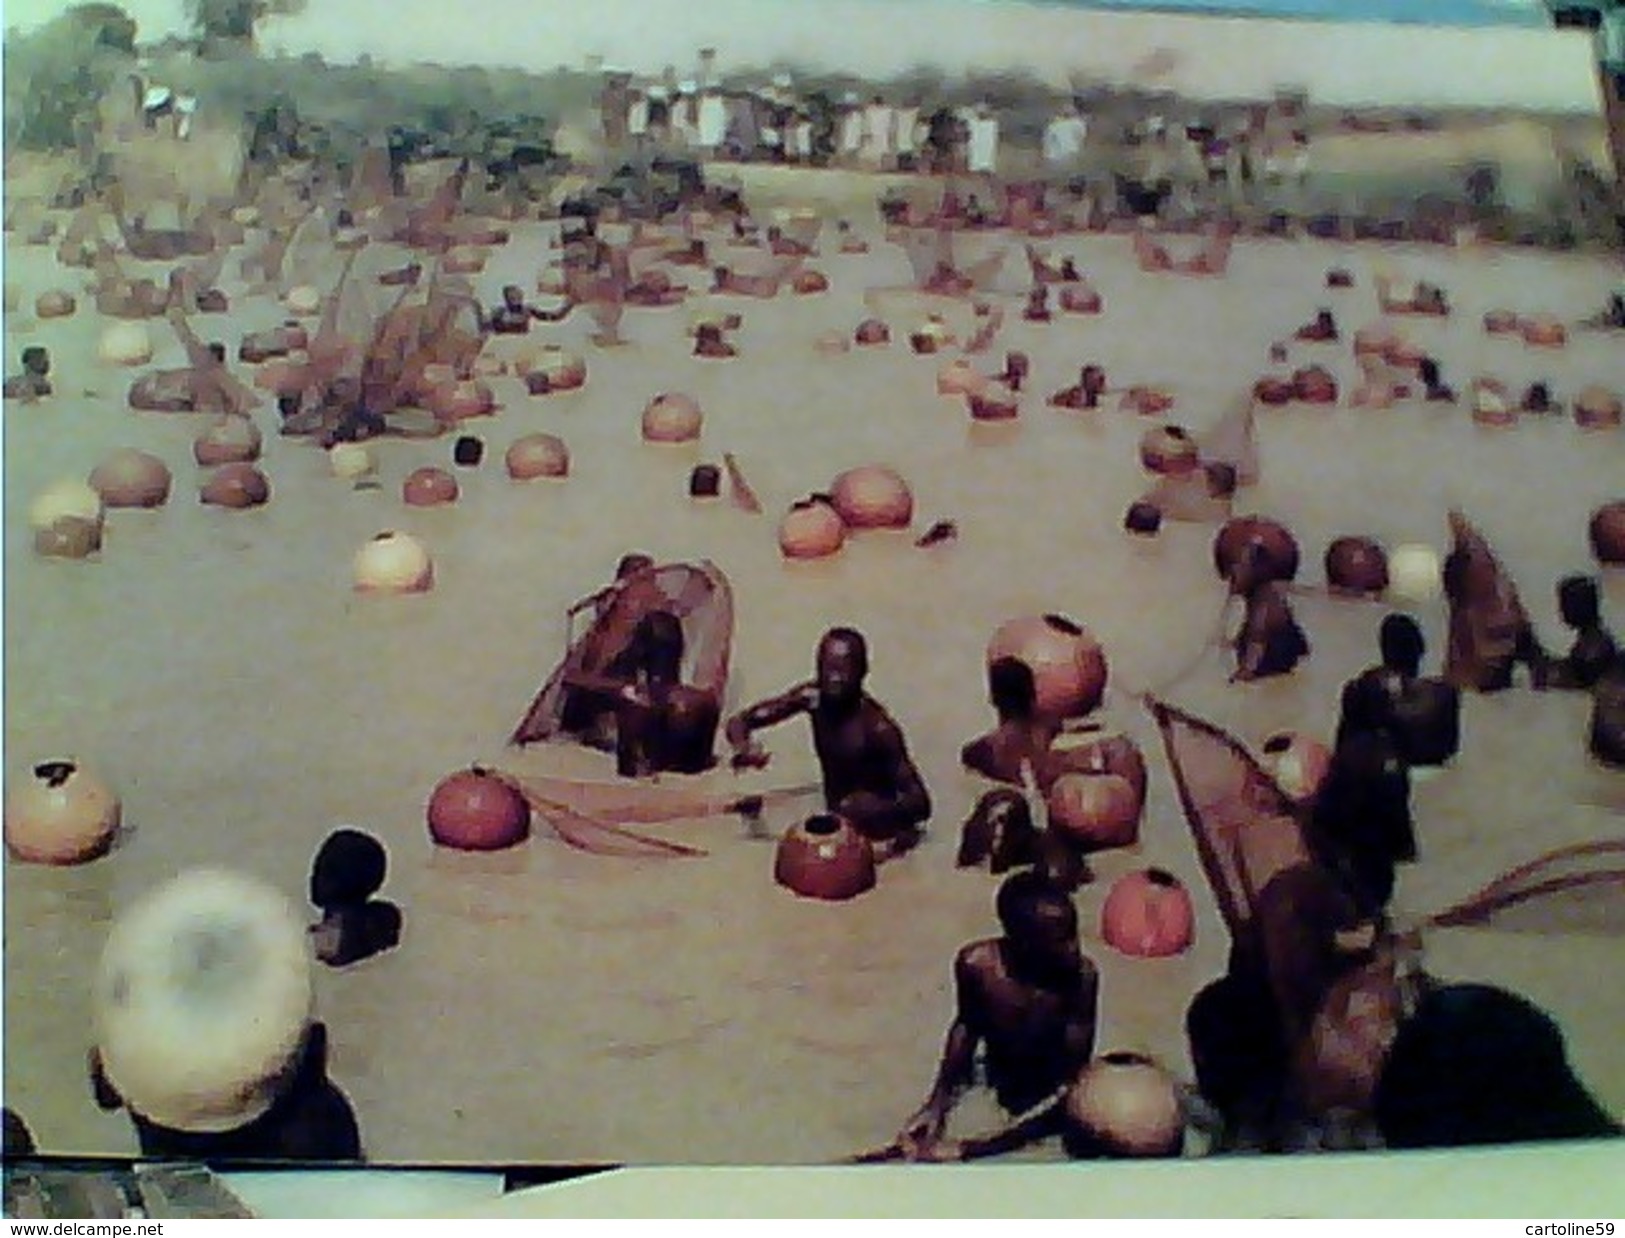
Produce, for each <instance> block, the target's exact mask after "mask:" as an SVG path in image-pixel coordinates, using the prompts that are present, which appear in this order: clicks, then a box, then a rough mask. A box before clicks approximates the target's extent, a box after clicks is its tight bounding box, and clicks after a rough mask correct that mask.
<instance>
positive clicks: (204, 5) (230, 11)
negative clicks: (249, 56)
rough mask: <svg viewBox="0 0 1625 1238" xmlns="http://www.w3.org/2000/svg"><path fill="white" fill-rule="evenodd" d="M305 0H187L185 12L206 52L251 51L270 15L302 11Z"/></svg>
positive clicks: (286, 14) (284, 14) (281, 15)
mask: <svg viewBox="0 0 1625 1238" xmlns="http://www.w3.org/2000/svg"><path fill="white" fill-rule="evenodd" d="M304 9H305V0H186V15H187V17H188V18H190V19H191V22H192V28H193V29H194V30H195V31H196V32H197V36H198V39H199V41H200V42H201V44H202V47H203V49H204V50H205V51H206V52H209V51H221V50H233V49H243V50H251V49H252V48H253V46H254V35H255V32H256V30H257V28H258V27H259V24H260V23H261V22H262V21H264V20H265V19H266V18H267V17H283V16H288V15H291V14H294V13H302V12H304Z"/></svg>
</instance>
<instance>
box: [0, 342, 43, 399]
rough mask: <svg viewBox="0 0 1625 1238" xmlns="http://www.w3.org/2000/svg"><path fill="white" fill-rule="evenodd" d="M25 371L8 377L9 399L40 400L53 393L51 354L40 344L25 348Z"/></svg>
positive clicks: (6, 385) (7, 397) (7, 390)
mask: <svg viewBox="0 0 1625 1238" xmlns="http://www.w3.org/2000/svg"><path fill="white" fill-rule="evenodd" d="M22 363H23V371H22V373H21V374H14V375H12V376H11V377H10V378H8V379H6V384H5V395H6V399H8V400H28V401H33V400H40V399H43V398H45V397H46V396H48V395H50V394H51V354H50V353H49V352H47V351H46V350H45V349H44V348H42V347H40V346H39V345H38V344H31V345H29V347H27V348H25V349H23V355H22Z"/></svg>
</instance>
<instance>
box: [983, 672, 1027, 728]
mask: <svg viewBox="0 0 1625 1238" xmlns="http://www.w3.org/2000/svg"><path fill="white" fill-rule="evenodd" d="M987 695H988V700H990V701H991V702H992V703H993V708H994V709H995V710H997V711H998V715H999V721H1000V722H1021V721H1025V720H1027V719H1029V718H1031V717H1032V716H1033V713H1034V711H1035V710H1036V709H1037V708H1038V684H1037V681H1036V680H1034V678H1033V670H1032V667H1030V666H1028V665H1027V664H1026V663H1025V662H1023V661H1022V660H1021V659H1020V658H1009V657H1006V658H995V659H993V661H992V662H990V663H988V667H987Z"/></svg>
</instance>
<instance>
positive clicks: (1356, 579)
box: [1324, 535, 1388, 596]
mask: <svg viewBox="0 0 1625 1238" xmlns="http://www.w3.org/2000/svg"><path fill="white" fill-rule="evenodd" d="M1324 565H1325V568H1326V583H1327V584H1328V585H1329V586H1330V587H1331V588H1332V589H1333V590H1334V591H1336V592H1339V593H1352V594H1360V595H1365V596H1376V595H1379V594H1381V593H1382V592H1383V590H1385V589H1387V588H1388V553H1387V551H1385V550H1384V549H1383V548H1382V543H1380V542H1378V541H1376V540H1375V539H1374V538H1370V537H1359V536H1352V535H1351V536H1345V537H1339V538H1335V539H1333V541H1332V543H1331V544H1330V545H1329V546H1327V547H1326V558H1325V564H1324Z"/></svg>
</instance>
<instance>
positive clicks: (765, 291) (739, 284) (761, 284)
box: [711, 258, 804, 300]
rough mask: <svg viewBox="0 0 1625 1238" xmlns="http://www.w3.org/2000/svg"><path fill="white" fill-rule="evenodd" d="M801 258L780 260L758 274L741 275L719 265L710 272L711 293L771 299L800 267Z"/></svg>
mask: <svg viewBox="0 0 1625 1238" xmlns="http://www.w3.org/2000/svg"><path fill="white" fill-rule="evenodd" d="M803 261H804V260H803V259H802V258H791V259H788V260H787V261H783V262H780V263H779V264H778V266H776V267H775V268H774V269H773V270H771V271H768V272H765V273H764V274H760V275H741V274H740V273H739V272H737V271H734V270H732V269H730V268H728V267H725V266H719V267H717V268H716V269H715V270H713V271H712V273H711V278H712V285H711V291H712V292H713V293H728V294H731V295H733V296H739V297H761V298H762V299H763V300H771V299H772V298H774V297H776V296H778V295H779V289H780V288H782V287H784V285H785V283H786V281H788V280H789V279H791V278H792V277H793V276H794V275H795V273H796V271H798V270H799V269H800V268H801V264H802V262H803Z"/></svg>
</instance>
